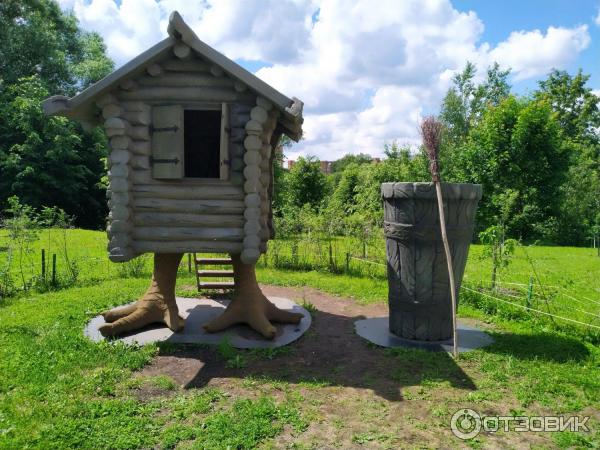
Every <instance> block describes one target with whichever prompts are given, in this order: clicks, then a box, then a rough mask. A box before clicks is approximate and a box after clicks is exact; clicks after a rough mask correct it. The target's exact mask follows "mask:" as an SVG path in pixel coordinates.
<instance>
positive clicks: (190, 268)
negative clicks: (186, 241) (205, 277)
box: [188, 253, 192, 273]
mask: <svg viewBox="0 0 600 450" xmlns="http://www.w3.org/2000/svg"><path fill="white" fill-rule="evenodd" d="M188 272H189V273H192V254H191V253H188Z"/></svg>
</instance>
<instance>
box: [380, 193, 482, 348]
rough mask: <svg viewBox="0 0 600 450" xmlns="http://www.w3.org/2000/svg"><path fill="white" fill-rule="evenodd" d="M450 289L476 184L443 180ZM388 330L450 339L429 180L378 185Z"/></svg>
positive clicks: (463, 251)
mask: <svg viewBox="0 0 600 450" xmlns="http://www.w3.org/2000/svg"><path fill="white" fill-rule="evenodd" d="M442 193H443V198H444V211H445V215H446V227H447V231H448V240H449V243H450V251H451V253H452V263H453V267H454V276H455V277H456V289H457V290H460V284H461V281H462V277H463V274H464V270H465V265H466V262H467V256H468V253H469V244H470V243H471V239H472V237H473V228H474V223H475V212H476V211H477V203H478V202H479V200H480V199H481V193H482V190H481V185H478V184H453V183H443V184H442ZM381 195H382V198H383V201H384V234H385V237H386V255H387V273H388V285H389V291H388V301H389V310H390V311H389V328H390V331H391V332H392V333H393V334H395V335H397V336H399V337H402V338H405V339H413V340H420V341H439V340H445V339H449V338H450V337H452V306H451V296H450V282H449V279H448V268H447V264H446V255H445V253H444V245H443V242H442V236H441V231H440V221H439V212H438V208H437V199H436V193H435V187H434V185H433V183H383V184H382V186H381Z"/></svg>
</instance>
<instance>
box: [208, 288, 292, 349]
mask: <svg viewBox="0 0 600 450" xmlns="http://www.w3.org/2000/svg"><path fill="white" fill-rule="evenodd" d="M302 317H303V316H302V314H300V313H293V312H289V311H284V310H283V309H279V308H278V307H277V306H275V305H274V304H273V303H271V302H270V301H269V300H268V299H267V297H265V296H264V295H262V293H258V294H255V295H253V296H248V297H245V298H239V297H237V296H236V297H235V298H234V299H233V300H232V301H231V303H230V304H229V306H228V307H227V309H226V310H225V312H224V313H223V314H221V315H220V316H219V317H217V318H216V319H214V320H212V321H211V322H209V323H207V324H205V325H204V326H203V328H204V329H205V330H206V331H208V332H209V333H216V332H218V331H222V330H224V329H226V328H227V327H230V326H231V325H235V324H238V323H245V324H247V325H249V326H250V327H251V328H253V329H254V330H256V331H257V332H259V333H260V334H262V335H263V336H264V337H266V338H267V339H273V338H274V337H275V333H277V328H275V327H274V326H273V325H272V324H271V321H273V322H279V323H300V320H302Z"/></svg>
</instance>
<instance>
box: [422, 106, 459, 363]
mask: <svg viewBox="0 0 600 450" xmlns="http://www.w3.org/2000/svg"><path fill="white" fill-rule="evenodd" d="M421 136H422V138H423V145H424V147H425V152H426V153H427V157H428V158H429V171H430V172H431V181H433V184H434V185H435V192H436V195H437V203H438V210H439V213H440V228H441V231H442V241H443V242H444V251H445V253H446V262H447V263H448V277H449V278H450V296H451V299H452V341H453V342H452V344H453V345H452V354H453V355H454V358H457V357H458V333H457V331H456V327H457V325H456V286H455V283H454V268H453V267H452V255H451V253H450V245H449V244H448V234H447V233H446V218H445V216H444V199H443V198H442V185H441V178H440V168H439V163H438V156H439V153H440V144H441V139H442V123H441V122H439V121H438V120H437V119H436V118H435V117H433V116H429V117H426V118H425V119H424V120H423V122H421Z"/></svg>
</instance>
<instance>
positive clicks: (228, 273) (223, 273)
mask: <svg viewBox="0 0 600 450" xmlns="http://www.w3.org/2000/svg"><path fill="white" fill-rule="evenodd" d="M198 276H200V277H232V276H233V270H199V271H198Z"/></svg>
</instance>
